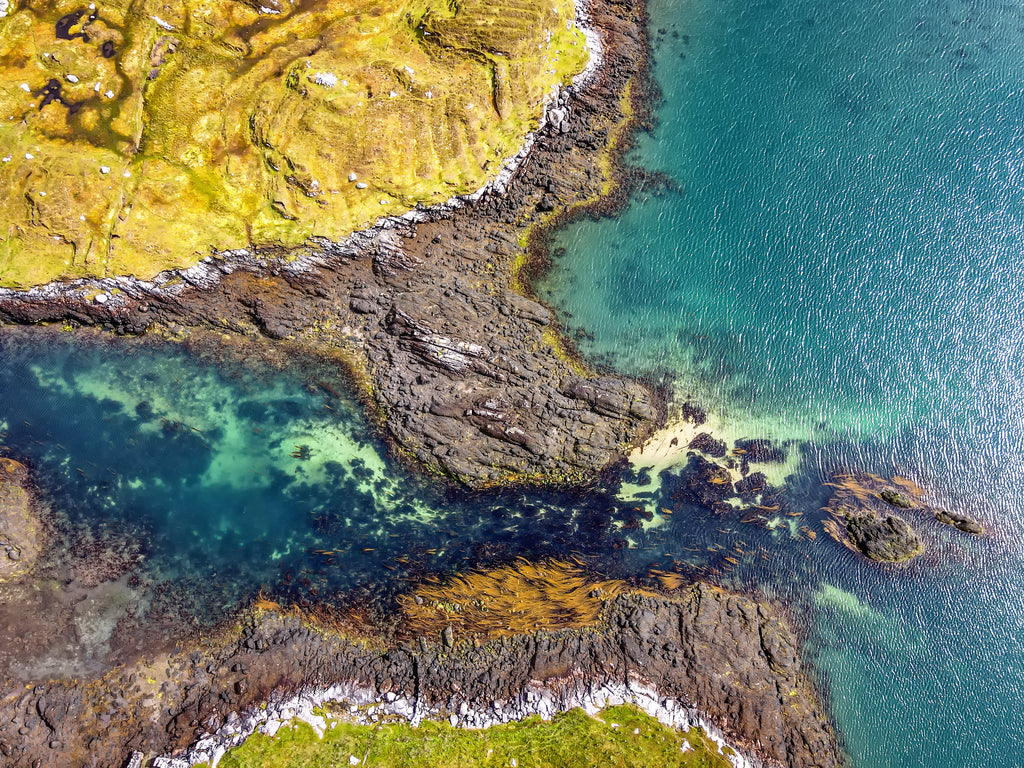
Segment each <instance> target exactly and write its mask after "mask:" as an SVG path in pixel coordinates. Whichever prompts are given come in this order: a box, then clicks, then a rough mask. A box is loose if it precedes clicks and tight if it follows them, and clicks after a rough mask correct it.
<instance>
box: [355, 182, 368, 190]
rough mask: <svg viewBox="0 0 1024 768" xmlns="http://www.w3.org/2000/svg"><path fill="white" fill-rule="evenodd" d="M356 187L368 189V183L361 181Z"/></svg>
mask: <svg viewBox="0 0 1024 768" xmlns="http://www.w3.org/2000/svg"><path fill="white" fill-rule="evenodd" d="M356 189H366V183H365V182H362V181H360V182H359V183H357V184H356Z"/></svg>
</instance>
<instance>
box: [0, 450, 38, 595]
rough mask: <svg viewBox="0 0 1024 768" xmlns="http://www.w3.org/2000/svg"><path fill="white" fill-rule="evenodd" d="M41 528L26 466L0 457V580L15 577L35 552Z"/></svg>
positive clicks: (32, 561) (35, 555)
mask: <svg viewBox="0 0 1024 768" xmlns="http://www.w3.org/2000/svg"><path fill="white" fill-rule="evenodd" d="M40 545H41V531H40V524H39V517H38V516H37V514H36V510H35V499H34V497H33V494H32V492H31V490H30V488H29V476H28V469H26V468H25V467H24V466H23V465H21V464H19V463H18V462H16V461H13V460H12V459H5V458H0V582H3V581H9V580H11V579H14V578H17V577H18V576H20V575H21V574H23V573H25V572H26V571H28V570H29V568H31V567H32V564H33V563H34V562H35V560H36V557H37V556H38V555H39V549H40Z"/></svg>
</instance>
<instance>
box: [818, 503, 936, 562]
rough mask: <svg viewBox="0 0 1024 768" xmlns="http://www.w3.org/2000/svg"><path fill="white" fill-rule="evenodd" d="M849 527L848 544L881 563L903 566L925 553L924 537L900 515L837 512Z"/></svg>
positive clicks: (856, 511) (863, 510) (862, 511)
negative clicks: (922, 541)
mask: <svg viewBox="0 0 1024 768" xmlns="http://www.w3.org/2000/svg"><path fill="white" fill-rule="evenodd" d="M838 512H839V514H840V515H841V517H842V519H843V520H844V521H845V523H846V534H847V540H848V542H849V543H851V544H852V545H853V547H855V548H856V550H857V551H858V552H860V553H861V554H863V555H864V556H865V557H869V558H871V559H872V560H877V561H878V562H881V563H903V562H906V561H907V560H912V559H913V558H915V557H917V556H918V555H919V554H921V553H922V552H924V545H923V544H922V543H921V537H920V536H918V535H917V532H916V531H915V530H914V529H913V528H911V527H910V524H909V523H908V522H907V521H906V520H904V519H903V518H902V517H899V516H898V515H893V514H889V513H886V512H878V511H876V510H873V509H870V508H861V509H859V510H848V509H846V508H844V507H840V508H839V509H838Z"/></svg>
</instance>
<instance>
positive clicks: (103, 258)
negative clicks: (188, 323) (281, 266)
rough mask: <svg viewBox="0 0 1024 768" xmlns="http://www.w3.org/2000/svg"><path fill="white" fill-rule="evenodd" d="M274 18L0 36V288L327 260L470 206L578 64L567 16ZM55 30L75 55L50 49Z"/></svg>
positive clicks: (11, 27)
mask: <svg viewBox="0 0 1024 768" xmlns="http://www.w3.org/2000/svg"><path fill="white" fill-rule="evenodd" d="M275 3H277V0H275ZM277 4H278V5H279V6H280V13H276V14H266V13H260V12H259V11H258V10H257V9H258V8H259V7H260V6H261V4H260V3H253V4H248V3H243V2H237V0H184V1H183V2H181V3H176V4H171V5H168V4H162V3H158V2H155V0H152V1H151V0H147V1H146V2H140V1H139V0H107V2H104V3H103V4H101V5H100V6H99V7H97V9H96V10H95V13H94V18H92V20H91V21H89V16H88V15H84V16H82V14H85V13H86V11H85V10H84V9H85V8H86V6H85V4H80V3H79V2H78V0H56V1H55V2H48V1H47V2H44V0H23V1H22V2H18V3H17V4H15V10H12V12H11V14H10V15H9V16H8V17H6V18H3V19H0V75H2V77H0V160H2V162H0V186H2V188H3V189H4V190H5V191H4V192H3V193H2V194H0V219H2V221H3V224H4V226H3V228H2V229H0V286H13V287H26V286H29V285H34V284H38V283H42V282H47V281H49V280H52V279H55V278H68V277H87V276H105V275H112V274H131V275H135V276H138V277H152V276H153V275H154V274H156V273H157V272H159V271H161V270H164V269H170V268H175V267H185V266H188V265H190V264H194V263H195V262H196V261H198V260H199V259H201V258H203V257H204V256H206V255H207V254H209V252H210V249H211V248H216V249H219V250H227V249H232V248H246V247H249V246H251V245H257V246H259V245H281V246H285V247H290V246H296V245H299V244H301V243H303V242H304V241H305V240H307V239H308V238H309V237H311V236H313V235H318V236H323V237H328V238H331V239H336V240H337V239H341V238H343V237H345V236H346V235H348V234H350V233H351V232H353V231H355V230H357V229H361V228H364V227H366V226H367V225H369V224H371V223H372V222H373V221H374V220H376V219H377V218H378V217H379V216H381V215H384V214H395V213H400V212H402V211H405V210H408V209H409V208H410V207H412V206H413V205H415V204H416V203H437V202H440V201H443V200H446V199H448V198H449V197H451V196H452V195H453V194H460V193H465V192H470V191H472V190H474V189H476V188H478V187H480V186H481V185H482V184H483V183H484V182H485V181H486V180H487V179H488V178H489V177H491V176H492V175H493V174H494V173H495V172H496V171H497V169H498V167H499V165H500V162H501V161H502V160H503V159H504V158H506V157H508V156H510V155H511V154H513V153H514V152H515V151H516V150H517V149H518V148H519V146H520V145H521V144H522V141H523V136H524V134H525V133H526V132H527V131H529V130H531V129H533V128H534V127H536V124H537V121H538V118H539V116H540V110H541V104H542V102H543V99H544V97H545V95H546V94H548V93H550V92H551V90H552V88H553V87H554V86H555V85H556V84H558V83H565V82H568V81H569V80H570V79H571V78H572V76H573V75H574V74H575V73H576V72H579V71H580V70H582V69H583V67H584V66H585V64H586V61H587V56H588V54H587V51H586V45H585V39H584V37H583V36H582V34H581V32H580V31H579V29H578V28H576V27H575V26H574V25H573V24H572V21H573V19H574V13H575V11H574V7H573V4H572V2H571V0H551V2H549V3H544V4H537V3H533V2H530V1H529V0H460V2H459V3H449V2H447V1H446V0H383V1H381V0H346V2H327V0H315V2H309V3H301V4H300V3H297V2H292V1H291V0H280V2H279V3H277ZM68 14H71V15H72V16H74V15H75V14H79V15H80V16H81V17H82V19H83V20H84V21H83V23H85V27H84V28H83V32H84V36H80V35H77V34H76V35H75V36H73V37H72V39H63V38H60V37H57V36H56V30H57V24H58V21H59V20H60V19H61V18H62V17H63V18H65V19H66V18H67V15H68ZM86 22H87V23H86ZM168 27H171V29H168ZM65 37H66V35H65ZM103 46H106V51H107V53H106V54H105V53H103V50H104V48H103ZM107 54H109V57H108V55H107ZM325 78H326V79H325ZM54 84H56V85H59V87H60V94H59V96H60V98H59V99H49V100H48V99H47V98H46V97H45V95H44V89H45V88H47V87H50V88H52V87H54ZM44 101H45V102H47V103H46V104H45V106H44V105H43V104H44ZM62 101H63V103H62ZM72 107H73V108H72ZM349 174H355V177H356V178H355V179H353V180H352V181H350V180H349V178H350V177H349Z"/></svg>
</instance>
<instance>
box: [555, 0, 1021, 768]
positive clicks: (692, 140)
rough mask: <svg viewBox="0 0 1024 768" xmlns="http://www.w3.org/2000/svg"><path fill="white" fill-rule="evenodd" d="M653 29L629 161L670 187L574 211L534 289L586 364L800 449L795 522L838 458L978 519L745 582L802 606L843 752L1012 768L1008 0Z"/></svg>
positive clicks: (726, 10) (1013, 428)
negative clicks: (642, 130)
mask: <svg viewBox="0 0 1024 768" xmlns="http://www.w3.org/2000/svg"><path fill="white" fill-rule="evenodd" d="M651 25H652V33H653V36H654V39H655V41H656V44H655V45H656V78H657V80H658V83H659V84H660V86H661V88H662V91H663V95H664V101H663V102H662V103H661V104H659V106H658V109H657V118H658V125H657V127H656V129H655V130H654V132H653V134H652V135H650V136H645V137H643V139H642V140H641V141H640V144H639V147H638V149H637V151H636V152H635V153H634V156H633V161H634V162H635V163H636V164H639V165H642V166H644V167H647V168H651V169H656V170H661V171H664V172H666V173H668V174H669V175H670V176H671V177H672V178H673V179H674V181H675V182H677V183H678V185H679V187H680V188H681V191H680V192H679V193H674V192H660V193H659V192H648V193H644V194H641V195H639V196H638V197H637V199H635V200H634V201H633V204H632V206H631V207H630V208H629V210H628V211H627V212H626V213H625V215H623V216H622V217H621V218H618V219H616V220H606V221H601V222H597V223H595V222H584V223H580V224H578V225H574V226H571V227H569V228H568V229H567V230H566V231H565V232H564V233H562V235H561V236H560V237H559V238H558V242H557V243H556V245H557V246H558V247H559V248H560V249H563V250H560V251H557V252H556V253H557V254H559V255H558V256H557V258H556V264H555V269H554V271H553V272H552V274H551V275H549V277H548V279H547V280H546V282H545V284H544V285H543V286H542V293H543V294H544V295H545V296H546V297H547V299H548V300H549V301H551V302H552V303H554V304H556V305H557V306H559V307H561V308H562V309H563V310H564V311H566V312H568V313H570V314H571V320H570V323H571V324H574V325H576V326H577V327H579V328H580V329H583V330H585V331H587V332H590V333H591V334H592V336H591V337H590V338H587V337H583V338H581V342H580V345H581V347H582V349H583V351H584V352H586V353H587V354H589V355H592V356H594V357H597V358H601V359H606V360H607V361H609V362H611V363H612V364H614V365H615V366H617V367H619V368H622V369H626V370H631V371H636V372H646V371H650V370H652V369H659V370H662V371H667V372H669V373H671V374H672V375H673V376H674V378H675V381H676V386H677V391H678V392H679V393H680V394H681V395H687V394H692V395H694V396H695V397H696V399H697V400H698V401H699V402H702V403H703V404H705V405H707V406H708V407H709V408H710V410H711V411H712V412H713V413H715V414H717V416H718V417H719V420H720V421H721V422H722V425H723V426H722V428H723V430H724V431H725V432H726V433H727V434H734V435H739V434H748V435H753V434H756V435H760V436H766V437H776V438H783V439H796V440H799V441H800V444H801V445H803V446H804V447H803V451H804V462H803V464H802V466H801V468H800V469H799V470H798V471H797V473H796V474H795V475H794V476H793V477H792V478H791V480H790V483H789V498H790V500H791V502H792V503H793V504H795V505H797V506H798V507H799V508H800V509H802V510H803V511H804V512H805V513H806V514H807V515H808V516H811V515H813V514H814V511H815V510H816V509H817V508H818V507H819V506H820V505H821V503H822V502H823V501H824V499H825V498H826V495H825V492H824V491H822V490H821V482H822V481H823V480H825V479H827V477H828V475H829V473H830V472H831V471H834V470H837V469H853V470H871V471H877V472H880V473H884V474H892V473H894V472H899V473H901V474H905V475H909V476H911V477H914V478H915V479H917V480H918V481H920V482H922V483H923V484H926V485H928V486H929V487H930V488H932V489H934V490H935V492H936V493H937V494H938V495H939V496H940V497H943V498H944V500H945V501H946V503H950V504H953V505H954V506H958V507H960V508H961V509H963V510H966V511H970V512H971V513H973V514H976V515H979V516H980V517H982V518H984V519H985V520H986V521H987V522H989V523H990V524H992V525H993V526H994V527H995V528H996V529H997V530H998V533H997V534H996V535H994V536H993V537H991V538H989V539H988V540H986V541H982V542H977V541H965V540H964V539H963V538H962V537H955V536H954V537H948V536H947V537H943V538H942V539H941V542H939V543H936V542H929V546H930V551H931V553H932V554H931V556H930V560H931V562H929V563H927V564H923V563H922V564H919V565H918V566H914V567H912V568H909V569H906V570H893V569H884V568H880V567H878V566H874V565H870V564H867V563H863V562H858V561H856V560H855V559H854V558H853V557H852V556H851V555H849V554H848V553H845V552H842V551H840V550H839V548H838V547H836V546H835V545H834V543H833V542H831V541H830V540H828V539H827V538H824V537H821V538H819V539H818V541H817V542H816V545H815V546H814V547H810V546H808V547H807V548H806V551H807V553H808V554H809V555H810V556H811V558H812V559H811V560H810V561H807V562H805V563H804V564H803V566H802V567H800V568H798V569H795V570H794V573H793V578H792V579H790V580H789V581H788V582H787V581H785V580H782V581H780V580H779V575H780V574H779V572H778V571H776V572H774V573H773V572H769V571H768V570H761V571H756V572H753V573H750V574H749V575H748V576H747V578H748V580H749V581H750V582H753V583H757V584H759V585H760V587H761V588H762V589H764V590H765V591H766V592H776V593H781V594H784V595H787V594H788V595H789V596H790V597H791V598H793V600H794V603H795V604H796V605H803V606H806V611H807V612H806V614H805V615H806V617H807V620H808V624H809V626H808V629H809V639H808V643H809V653H810V657H811V658H813V659H814V660H815V662H816V663H817V666H818V669H819V670H820V674H821V676H822V679H823V681H824V683H825V685H826V687H827V690H828V691H829V693H830V694H831V699H832V706H833V710H834V712H835V714H836V717H837V719H838V723H839V725H840V728H841V730H842V732H843V734H844V736H845V737H846V739H847V743H848V747H849V749H850V752H851V754H852V756H853V759H854V765H855V766H857V767H858V768H875V767H876V766H928V767H929V768H938V767H940V766H951V767H952V766H957V767H960V766H1011V765H1020V764H1022V763H1024V760H1022V759H1021V758H1019V757H1018V745H1019V744H1020V743H1021V741H1022V737H1024V725H1022V722H1024V718H1022V715H1024V597H1022V592H1021V589H1020V582H1021V577H1022V575H1024V548H1022V547H1021V545H1020V543H1019V541H1020V534H1021V531H1022V526H1024V514H1022V512H1024V510H1022V503H1021V487H1022V482H1021V481H1022V471H1021V470H1022V466H1021V455H1022V449H1024V421H1022V418H1021V416H1022V407H1024V389H1022V384H1021V382H1022V377H1024V328H1022V326H1021V317H1022V309H1024V289H1022V286H1021V277H1022V271H1024V266H1022V259H1021V256H1022V254H1024V247H1022V232H1024V228H1022V221H1024V188H1022V186H1021V181H1022V168H1024V9H1022V8H1021V7H1020V6H1019V5H1017V4H1012V3H1001V2H987V1H984V0H982V1H979V2H959V1H958V2H948V1H947V0H933V1H928V2H922V1H919V0H893V1H890V2H875V1H873V0H852V1H851V2H846V3H840V4H835V3H825V2H821V0H797V2H785V3H783V2H778V1H777V0H753V1H751V0H716V1H715V2H710V1H709V0H654V2H653V4H652V6H651ZM660 30H664V31H663V32H661V31H660ZM563 251H564V252H563Z"/></svg>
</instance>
